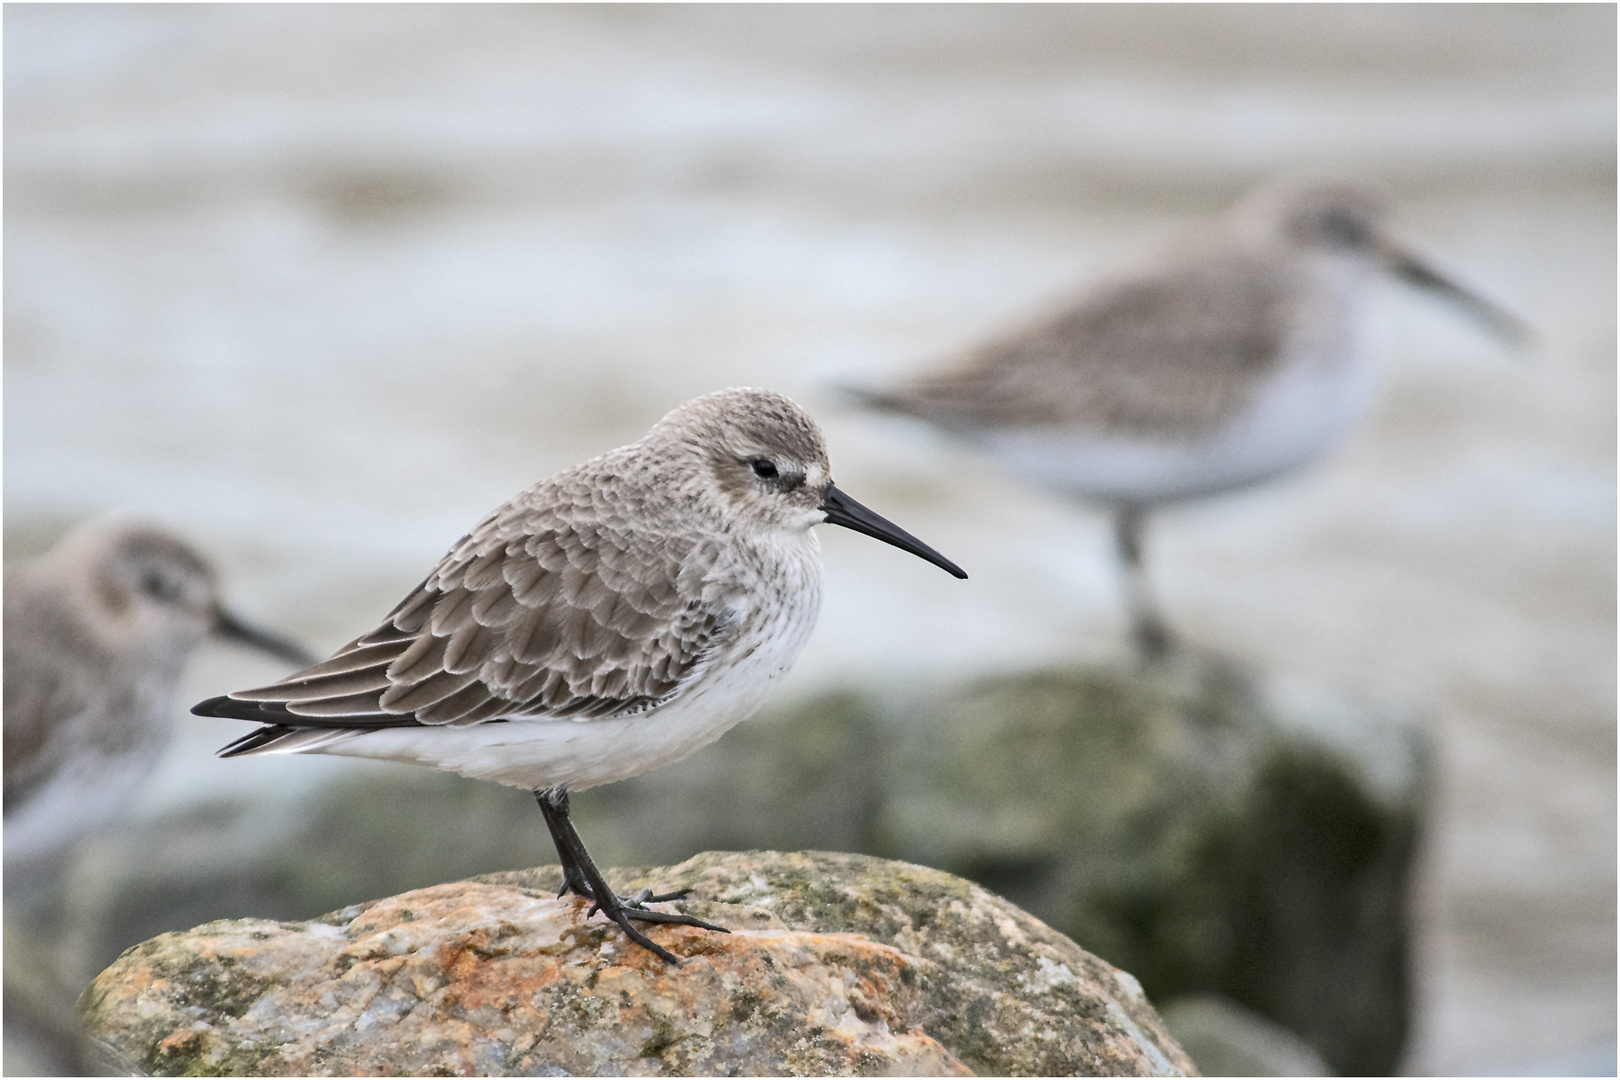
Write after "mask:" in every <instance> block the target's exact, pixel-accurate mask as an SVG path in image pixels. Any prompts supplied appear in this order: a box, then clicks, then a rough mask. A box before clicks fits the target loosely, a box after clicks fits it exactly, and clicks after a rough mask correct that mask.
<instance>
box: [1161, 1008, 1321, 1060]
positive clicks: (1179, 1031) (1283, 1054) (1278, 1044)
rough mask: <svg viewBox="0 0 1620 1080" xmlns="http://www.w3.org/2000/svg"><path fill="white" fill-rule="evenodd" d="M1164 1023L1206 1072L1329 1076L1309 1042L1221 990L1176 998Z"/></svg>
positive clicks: (1166, 1012) (1165, 1014)
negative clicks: (1224, 995) (1227, 996)
mask: <svg viewBox="0 0 1620 1080" xmlns="http://www.w3.org/2000/svg"><path fill="white" fill-rule="evenodd" d="M1162 1013H1163V1016H1164V1024H1165V1027H1167V1028H1169V1029H1170V1034H1172V1035H1174V1036H1175V1039H1176V1041H1177V1042H1178V1043H1180V1044H1181V1048H1182V1049H1183V1050H1185V1051H1187V1055H1188V1056H1189V1057H1191V1058H1192V1059H1193V1061H1194V1063H1196V1064H1197V1066H1198V1070H1199V1071H1200V1072H1202V1073H1204V1075H1206V1076H1331V1075H1332V1073H1331V1072H1330V1071H1329V1070H1328V1066H1327V1062H1325V1061H1323V1060H1322V1055H1321V1054H1318V1053H1317V1052H1316V1050H1315V1049H1314V1048H1312V1046H1311V1045H1310V1044H1309V1043H1307V1042H1306V1041H1305V1040H1304V1039H1301V1038H1300V1037H1299V1036H1298V1035H1295V1034H1294V1033H1293V1032H1291V1031H1289V1030H1288V1029H1287V1028H1285V1027H1283V1026H1282V1025H1281V1024H1278V1023H1275V1022H1274V1021H1271V1020H1267V1019H1266V1018H1265V1017H1263V1016H1261V1015H1259V1014H1258V1013H1256V1012H1254V1011H1252V1010H1250V1009H1245V1008H1244V1007H1243V1006H1241V1005H1239V1004H1237V1003H1236V1002H1234V1001H1232V1000H1230V999H1228V998H1224V997H1221V996H1220V995H1219V994H1194V995H1191V996H1188V997H1180V998H1175V999H1173V1000H1171V1001H1168V1002H1166V1003H1165V1005H1164V1006H1163V1010H1162Z"/></svg>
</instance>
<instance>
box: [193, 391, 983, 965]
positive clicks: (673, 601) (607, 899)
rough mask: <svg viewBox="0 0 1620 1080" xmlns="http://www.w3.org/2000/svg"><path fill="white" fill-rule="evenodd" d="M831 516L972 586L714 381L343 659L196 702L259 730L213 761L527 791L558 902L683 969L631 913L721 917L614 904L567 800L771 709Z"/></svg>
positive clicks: (806, 445) (462, 554)
mask: <svg viewBox="0 0 1620 1080" xmlns="http://www.w3.org/2000/svg"><path fill="white" fill-rule="evenodd" d="M821 522H830V523H832V524H835V525H843V526H846V527H847V528H851V529H854V530H856V531H858V532H863V533H866V534H867V535H869V536H873V537H876V538H877V539H879V540H883V541H885V542H887V543H890V544H893V545H894V546H895V547H898V548H900V549H902V550H904V551H908V552H911V553H912V554H914V555H918V556H920V557H922V558H924V559H926V560H928V561H929V562H932V563H934V564H935V565H937V566H940V567H942V568H944V569H945V570H947V571H949V572H950V573H952V574H954V575H955V576H957V577H959V578H960V577H966V576H967V575H966V574H964V573H963V572H962V571H961V570H960V569H959V568H958V567H957V566H956V565H955V564H954V563H952V562H951V561H950V560H948V559H946V558H945V557H944V556H942V555H940V554H939V553H938V552H936V551H934V550H933V549H932V548H930V547H928V546H927V545H926V544H924V543H922V542H921V541H920V540H918V539H916V538H915V537H913V536H911V535H910V534H909V533H906V532H905V531H904V530H902V529H900V528H899V527H898V526H896V525H894V524H892V523H891V522H889V521H886V520H884V519H883V518H881V517H879V516H878V515H877V514H874V513H873V512H872V511H870V510H868V509H866V508H865V507H863V506H862V505H861V504H859V503H858V502H856V501H855V500H853V499H851V498H850V497H849V496H847V495H845V494H844V493H843V492H842V491H840V490H839V489H838V488H837V487H835V486H834V484H833V478H832V467H831V465H830V464H829V463H828V459H827V449H826V445H825V443H824V442H823V440H822V435H821V431H820V429H819V428H817V426H816V424H815V422H814V421H813V420H811V419H810V417H809V416H808V415H806V414H805V412H804V411H803V410H802V409H800V408H799V406H798V405H796V404H794V403H793V402H792V401H790V400H788V399H787V398H785V397H782V396H781V395H779V394H775V393H771V392H769V391H766V390H752V389H734V390H725V391H721V392H719V393H716V394H710V395H708V396H706V397H701V398H697V399H696V400H694V401H689V402H687V403H686V404H685V405H682V406H680V407H679V408H676V409H675V410H674V411H672V412H671V413H669V415H667V416H665V417H664V418H663V419H662V420H660V421H659V422H658V423H657V424H656V425H654V427H653V428H652V430H651V431H650V432H648V434H647V435H646V436H645V437H644V438H642V439H641V441H639V442H636V443H633V444H631V445H629V446H625V447H621V448H620V449H618V450H613V451H611V452H609V453H607V454H604V455H602V456H600V457H597V458H593V459H592V460H590V461H587V462H585V463H583V464H581V465H576V466H574V467H573V468H570V469H566V470H564V471H563V472H560V473H558V474H557V475H555V476H553V477H551V478H550V479H548V480H543V481H541V482H540V483H538V484H536V485H534V486H533V487H531V488H529V489H528V490H527V491H524V492H522V493H521V494H519V495H518V496H516V497H515V498H513V499H512V500H511V501H510V502H508V503H506V504H505V505H503V506H501V507H499V508H497V509H496V510H495V511H493V512H492V513H490V514H489V515H488V516H487V517H485V518H484V519H483V520H482V521H481V522H479V523H478V525H477V526H475V527H474V528H473V530H472V531H471V532H470V533H468V534H467V535H466V536H465V537H463V538H462V539H461V541H460V542H458V543H457V544H456V545H455V547H453V548H452V549H451V550H450V553H449V554H447V555H446V556H445V557H444V558H443V559H441V560H440V561H439V564H438V565H437V566H435V567H434V568H433V570H432V572H431V573H429V574H428V576H427V579H426V580H425V581H423V582H422V583H421V584H420V585H419V586H417V587H416V588H415V589H414V590H413V591H412V592H411V593H410V595H408V596H407V597H406V598H405V599H404V600H403V601H401V602H400V604H399V605H398V606H397V607H395V608H394V610H393V611H391V612H389V614H388V615H387V616H386V617H385V618H384V619H383V621H382V623H381V624H380V625H379V626H378V627H377V628H376V629H374V630H371V631H369V632H368V633H366V634H363V635H361V636H360V637H358V638H356V639H355V640H354V641H352V642H350V643H349V644H348V645H345V646H344V647H343V648H341V649H339V650H338V651H337V653H336V654H335V655H333V656H332V658H331V659H329V660H327V661H325V662H323V663H321V664H318V665H316V666H314V667H312V668H310V669H308V670H307V671H301V672H298V673H297V674H295V675H292V676H289V677H288V678H286V679H283V680H282V681H280V682H278V683H276V684H274V685H272V686H267V687H263V688H261V689H257V690H244V691H239V692H237V693H234V694H230V695H228V696H225V697H218V698H213V699H210V700H208V701H204V702H202V703H201V704H199V705H198V706H197V707H196V708H195V709H193V710H192V711H193V712H196V713H198V714H199V715H203V716H222V717H235V718H239V719H244V720H256V721H260V722H262V723H263V724H264V725H265V726H263V727H260V728H258V729H256V730H254V731H253V732H250V733H249V734H248V735H246V736H244V737H243V738H241V739H238V740H237V741H236V742H234V743H231V744H230V745H229V746H227V747H225V748H224V749H222V750H221V751H220V754H221V756H224V757H234V756H237V755H241V754H266V753H318V754H338V755H347V756H352V757H369V758H382V759H388V760H393V761H407V762H413V763H416V764H421V765H428V766H432V767H434V768H438V769H446V770H449V771H452V772H458V773H461V774H462V775H464V776H472V777H479V778H482V779H486V780H494V781H497V782H499V783H503V784H511V785H513V786H516V787H522V788H527V789H529V790H530V791H532V792H533V793H534V795H535V799H536V800H537V801H538V802H539V804H540V809H541V812H542V813H543V814H544V816H545V820H546V825H547V827H548V829H549V830H550V832H551V837H552V841H553V843H554V844H555V845H556V848H557V855H558V858H559V859H560V861H561V863H562V869H563V878H564V883H563V892H565V893H566V892H570V891H571V892H573V893H574V894H575V895H577V896H581V897H584V898H586V899H588V900H590V901H591V908H590V910H589V911H587V916H589V915H590V914H593V913H594V912H596V911H598V910H600V911H601V912H602V913H603V914H604V915H606V916H607V917H608V918H609V919H611V920H613V921H614V922H615V923H617V924H618V925H619V926H620V927H621V928H622V929H623V930H624V933H625V934H626V935H627V936H628V937H629V938H630V939H631V940H632V941H634V942H636V943H637V944H639V945H641V946H643V947H645V948H647V949H650V950H652V951H653V952H654V953H656V954H657V955H658V956H660V957H662V958H663V959H664V960H666V961H668V962H670V963H676V962H677V960H676V958H675V956H674V955H673V954H672V953H670V952H669V951H668V950H667V949H665V948H664V947H663V946H661V945H659V944H657V943H656V942H654V941H652V940H651V939H650V938H648V937H647V936H646V935H645V934H643V933H642V932H641V931H640V930H639V929H637V928H636V927H635V926H633V925H632V922H633V921H635V922H649V923H680V924H683V925H687V926H698V927H703V928H705V929H709V930H721V929H723V928H721V927H717V926H713V925H711V924H709V923H705V922H703V921H702V920H699V919H696V918H693V917H691V916H689V915H685V914H683V913H677V912H668V911H659V910H655V909H652V908H649V907H648V906H647V905H648V904H649V903H656V902H662V901H667V900H675V899H679V898H680V897H681V896H683V895H685V891H684V890H683V891H682V892H675V893H668V894H664V895H660V896H653V895H648V894H647V893H645V892H644V893H641V894H637V895H635V896H631V897H620V896H618V895H617V894H615V893H614V892H613V890H612V889H611V888H609V887H608V885H607V883H606V881H604V880H603V877H602V874H601V872H600V871H599V870H598V869H597V867H596V865H595V863H594V862H593V861H592V860H591V857H590V855H589V853H588V852H587V851H586V850H585V846H584V844H583V842H582V841H581V840H580V838H579V834H578V833H577V832H576V831H575V830H574V827H573V824H572V823H571V821H570V820H569V813H568V793H569V791H570V790H575V791H577V790H581V789H584V788H589V787H593V786H595V785H598V784H606V783H610V782H612V781H614V780H622V779H624V778H626V777H630V776H635V775H636V774H638V773H641V772H644V771H645V770H647V769H651V768H654V767H656V766H659V765H663V764H666V763H668V762H671V761H674V760H676V759H677V758H680V757H684V756H685V755H687V754H689V753H691V752H692V751H694V750H696V749H698V748H699V747H701V746H704V745H706V744H708V743H710V742H712V741H713V740H715V739H717V738H719V737H720V735H721V734H722V733H723V732H725V731H726V730H727V729H728V728H730V727H731V726H732V725H734V724H736V723H738V722H739V721H741V720H744V719H746V718H747V717H749V716H750V715H752V714H753V713H754V712H755V710H757V709H758V708H759V706H760V705H761V703H762V702H763V701H764V699H765V697H766V695H767V694H768V693H769V691H770V690H771V688H772V687H773V686H774V685H775V684H776V683H777V681H778V680H780V678H781V677H782V675H783V674H784V673H785V672H786V671H787V670H788V668H789V667H790V666H791V665H792V663H793V661H794V659H795V658H796V657H797V656H798V654H799V650H800V649H801V648H802V647H803V646H804V643H805V640H806V639H807V638H808V636H809V634H810V630H811V627H812V626H813V625H814V624H815V620H816V613H817V611H818V609H819V607H820V603H821V557H820V549H819V545H818V542H817V540H816V537H815V534H814V533H812V532H811V527H812V526H813V525H816V524H819V523H821ZM446 839H447V841H448V837H447V838H446Z"/></svg>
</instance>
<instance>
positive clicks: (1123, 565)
mask: <svg viewBox="0 0 1620 1080" xmlns="http://www.w3.org/2000/svg"><path fill="white" fill-rule="evenodd" d="M1146 525H1147V513H1146V511H1145V510H1143V509H1142V507H1140V506H1132V505H1125V506H1121V507H1119V508H1118V509H1117V510H1115V512H1114V551H1115V553H1116V554H1117V555H1118V556H1119V564H1120V569H1121V570H1122V571H1123V572H1124V576H1125V603H1126V604H1127V606H1128V607H1129V609H1130V617H1131V636H1132V638H1134V639H1135V641H1136V648H1137V651H1138V652H1140V653H1141V655H1142V657H1143V659H1145V660H1157V659H1159V658H1160V657H1163V656H1164V655H1165V654H1166V653H1168V652H1169V651H1170V649H1171V647H1172V646H1173V645H1174V644H1175V641H1174V638H1173V637H1172V635H1171V633H1170V627H1169V626H1168V625H1167V624H1166V623H1165V621H1164V616H1163V615H1161V614H1160V613H1159V605H1158V604H1157V603H1156V602H1155V601H1154V599H1153V593H1152V591H1151V590H1150V589H1149V588H1148V583H1147V572H1146V570H1144V569H1143V567H1142V533H1143V531H1144V530H1145V528H1146Z"/></svg>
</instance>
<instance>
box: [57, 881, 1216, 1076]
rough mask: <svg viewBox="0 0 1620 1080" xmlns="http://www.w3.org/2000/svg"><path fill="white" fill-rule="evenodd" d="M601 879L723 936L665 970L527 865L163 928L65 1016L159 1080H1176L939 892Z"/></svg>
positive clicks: (1133, 1030)
mask: <svg viewBox="0 0 1620 1080" xmlns="http://www.w3.org/2000/svg"><path fill="white" fill-rule="evenodd" d="M609 877H610V879H612V880H613V881H614V882H615V883H616V884H617V885H618V887H619V888H620V889H622V890H626V891H631V890H634V889H636V888H639V887H642V886H644V885H645V886H649V887H654V888H658V889H669V888H678V887H685V886H693V887H695V889H696V890H697V896H695V897H693V898H689V899H688V900H687V901H683V902H682V903H681V904H680V905H679V907H680V908H682V909H684V910H688V911H691V912H692V913H694V914H697V915H699V916H700V917H703V918H708V919H711V920H714V921H718V922H721V923H723V924H727V925H729V926H730V927H731V928H732V930H733V932H732V933H731V934H716V933H711V932H708V931H703V930H696V929H693V928H690V927H679V926H673V927H654V928H652V929H651V930H650V933H651V934H652V935H653V936H655V937H656V938H657V939H658V940H659V942H660V943H661V944H663V945H664V946H665V947H666V948H668V949H670V950H671V951H673V952H674V953H676V954H677V955H679V956H681V957H683V958H684V959H685V962H684V964H683V965H682V966H681V967H680V968H679V969H676V968H671V967H668V966H666V965H664V964H663V963H662V962H661V961H659V960H658V959H657V958H656V957H654V956H652V955H651V954H649V953H647V952H645V951H644V950H640V949H635V948H631V947H628V943H627V942H626V939H625V938H624V936H623V935H622V934H621V933H620V932H619V931H618V929H617V928H616V927H612V926H611V925H610V924H608V923H607V922H606V921H605V920H603V919H601V918H600V917H596V918H592V919H586V918H584V913H585V904H584V902H583V901H578V900H575V899H573V898H569V899H566V900H559V899H556V898H555V896H554V892H555V886H556V884H557V883H558V882H559V881H560V875H559V872H558V871H557V869H556V868H555V867H547V868H541V869H539V870H533V871H520V872H514V873H509V874H505V875H497V876H494V877H492V878H489V879H485V880H482V881H472V882H458V883H453V884H448V885H440V886H434V887H430V888H426V889H419V890H415V891H413V892H409V893H405V894H402V895H399V896H395V897H391V898H389V899H386V900H381V901H376V902H372V903H367V904H361V905H356V906H354V907H352V908H348V909H345V910H344V911H341V912H337V913H335V914H333V915H331V916H328V917H326V918H324V919H321V920H317V921H314V922H309V923H278V922H273V921H268V920H234V921H228V922H216V923H210V924H208V925H205V926H201V927H198V928H196V929H195V930H191V931H187V932H183V933H171V934H165V935H162V936H160V937H158V938H155V939H153V940H151V941H148V942H146V943H144V944H142V945H139V946H136V947H135V948H133V949H131V950H129V951H128V952H127V953H125V954H124V955H123V956H122V957H120V958H119V960H118V961H117V962H116V963H115V964H113V966H112V967H110V968H109V969H108V970H107V971H105V972H103V973H102V974H101V975H100V976H99V977H98V978H97V979H96V980H95V982H94V983H93V984H92V985H91V987H90V989H89V990H87V991H86V992H85V994H84V996H83V997H82V998H81V1001H80V1008H81V1011H82V1013H83V1016H84V1019H85V1024H86V1027H87V1029H88V1030H89V1031H90V1032H91V1033H92V1034H93V1035H94V1036H96V1037H97V1038H99V1039H101V1040H103V1041H105V1042H106V1043H107V1044H108V1045H109V1046H110V1047H111V1048H112V1049H113V1050H114V1051H115V1052H117V1053H119V1054H122V1055H123V1057H124V1059H125V1060H127V1061H129V1062H132V1063H134V1064H135V1066H136V1067H138V1068H141V1069H144V1070H145V1071H148V1072H150V1073H153V1074H160V1075H175V1074H200V1073H207V1074H212V1075H246V1074H262V1075H272V1076H277V1075H326V1076H330V1075H350V1074H356V1073H373V1074H374V1073H432V1074H438V1075H447V1074H461V1073H465V1074H490V1075H498V1074H507V1075H552V1076H556V1075H564V1074H573V1075H581V1074H592V1075H597V1074H623V1075H691V1074H731V1075H735V1074H755V1075H807V1074H816V1075H828V1074H845V1075H847V1074H859V1075H887V1074H899V1075H969V1074H970V1073H969V1070H972V1071H976V1072H991V1073H1000V1074H1003V1075H1031V1074H1045V1075H1068V1074H1089V1075H1110V1076H1126V1075H1188V1074H1190V1073H1191V1071H1192V1065H1191V1062H1190V1061H1189V1060H1188V1059H1187V1057H1186V1056H1185V1054H1183V1053H1182V1052H1181V1050H1180V1049H1179V1048H1178V1047H1177V1046H1176V1044H1175V1043H1174V1042H1173V1041H1172V1040H1171V1039H1170V1037H1169V1036H1168V1035H1167V1034H1166V1032H1165V1030H1164V1027H1163V1024H1162V1022H1161V1021H1160V1020H1159V1018H1158V1016H1157V1014H1155V1013H1154V1011H1153V1009H1152V1007H1151V1006H1150V1005H1149V1004H1148V1003H1147V1000H1146V998H1145V997H1143V996H1142V993H1141V990H1140V987H1139V986H1138V985H1137V984H1136V981H1135V980H1134V979H1132V978H1131V977H1130V976H1129V975H1127V974H1125V973H1124V972H1120V971H1117V970H1116V969H1114V968H1112V967H1110V966H1109V965H1108V964H1106V963H1104V962H1102V961H1100V960H1098V959H1097V958H1096V957H1094V956H1091V955H1090V954H1088V953H1086V952H1085V951H1083V950H1082V949H1080V948H1079V947H1078V946H1077V945H1075V944H1074V943H1073V942H1072V941H1069V940H1068V939H1066V938H1064V937H1063V936H1062V935H1060V934H1058V933H1056V932H1054V931H1053V930H1051V929H1050V928H1048V927H1046V926H1044V925H1042V924H1041V923H1040V922H1038V921H1037V920H1035V919H1034V918H1032V917H1030V916H1029V915H1027V914H1025V913H1024V912H1022V911H1019V910H1018V909H1017V908H1015V907H1013V906H1012V905H1011V904H1008V903H1007V902H1006V901H1004V900H1001V899H1000V898H998V897H995V896H992V895H991V894H989V893H987V892H985V891H984V890H983V889H981V888H978V887H976V886H974V885H972V884H971V883H969V882H966V881H963V880H961V879H959V878H955V877H952V876H950V875H948V874H942V873H939V872H938V871H933V870H927V869H924V868H922V867H916V866H909V865H906V864H902V863H890V862H884V861H882V860H877V859H871V858H867V857H863V856H856V855H832V854H823V853H799V854H775V853H770V852H763V853H761V852H752V853H742V854H722V853H709V854H704V855H701V856H698V857H696V858H693V859H691V860H688V861H687V862H686V863H683V864H681V865H679V866H675V867H669V868H663V869H658V870H652V871H632V870H621V871H612V872H610V874H609ZM698 896H700V897H701V899H698V898H697V897H698Z"/></svg>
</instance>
